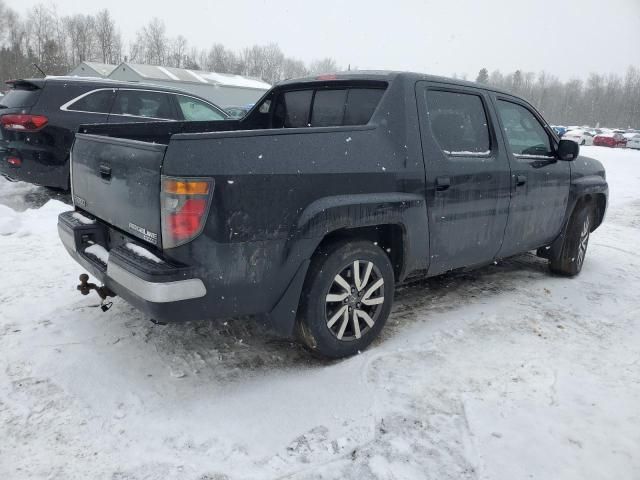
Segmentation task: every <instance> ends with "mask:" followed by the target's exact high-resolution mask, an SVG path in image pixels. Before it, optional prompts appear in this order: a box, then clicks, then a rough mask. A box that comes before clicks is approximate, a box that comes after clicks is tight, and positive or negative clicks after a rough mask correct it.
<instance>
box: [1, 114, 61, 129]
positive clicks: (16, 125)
mask: <svg viewBox="0 0 640 480" xmlns="http://www.w3.org/2000/svg"><path fill="white" fill-rule="evenodd" d="M47 123H49V119H48V118H47V117H45V116H44V115H27V114H19V115H12V114H9V115H2V116H1V117H0V124H2V126H3V127H4V128H6V129H7V130H18V131H23V132H35V131H36V130H40V129H41V128H42V127H44V126H45V125H46V124H47Z"/></svg>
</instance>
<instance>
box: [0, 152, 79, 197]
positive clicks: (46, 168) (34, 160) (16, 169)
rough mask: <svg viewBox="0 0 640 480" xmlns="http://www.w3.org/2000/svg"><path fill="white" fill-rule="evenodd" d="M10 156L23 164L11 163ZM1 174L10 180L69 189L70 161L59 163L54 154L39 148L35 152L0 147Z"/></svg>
mask: <svg viewBox="0 0 640 480" xmlns="http://www.w3.org/2000/svg"><path fill="white" fill-rule="evenodd" d="M10 152H11V153H10ZM10 156H13V157H17V158H18V159H20V161H21V165H20V166H14V165H11V164H9V163H8V162H7V159H8V158H9V157H10ZM0 175H2V176H3V177H6V178H8V179H10V180H20V181H23V182H29V183H34V184H36V185H43V186H45V187H54V188H60V189H63V190H68V189H69V163H68V162H67V161H63V162H62V163H58V162H57V161H56V160H55V159H54V155H53V154H52V153H50V152H47V151H42V150H37V151H35V153H34V152H32V151H26V150H15V149H10V148H6V147H0Z"/></svg>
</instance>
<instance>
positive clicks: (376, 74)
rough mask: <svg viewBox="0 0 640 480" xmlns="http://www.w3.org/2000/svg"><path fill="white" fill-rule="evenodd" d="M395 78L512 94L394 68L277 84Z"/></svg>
mask: <svg viewBox="0 0 640 480" xmlns="http://www.w3.org/2000/svg"><path fill="white" fill-rule="evenodd" d="M396 78H404V79H407V80H415V81H418V80H426V81H429V82H438V83H448V84H450V85H460V86H464V87H473V88H482V89H484V90H490V91H492V92H497V93H502V94H505V95H511V96H512V95H513V94H512V93H509V92H507V91H505V90H501V89H499V88H495V87H493V86H491V85H486V84H483V83H476V82H469V81H466V80H459V79H457V78H448V77H441V76H438V75H428V74H426V73H418V72H402V71H395V70H350V71H346V72H330V73H322V74H318V75H314V76H308V77H301V78H291V79H287V80H283V81H282V82H280V83H278V84H277V85H278V86H280V85H291V84H294V83H312V82H318V81H331V80H337V81H340V80H343V81H344V80H363V81H367V80H369V81H385V82H390V81H392V80H394V79H396Z"/></svg>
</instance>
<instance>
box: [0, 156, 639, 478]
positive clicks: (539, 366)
mask: <svg viewBox="0 0 640 480" xmlns="http://www.w3.org/2000/svg"><path fill="white" fill-rule="evenodd" d="M582 151H583V153H585V154H586V155H590V156H593V157H596V158H598V159H600V160H601V161H602V162H603V163H605V166H606V168H607V175H608V180H609V184H610V189H611V203H610V209H609V212H608V215H607V218H606V220H605V223H604V225H603V226H602V227H601V228H600V229H599V230H597V231H596V232H595V233H594V234H593V236H592V237H591V243H590V246H589V252H588V256H587V261H586V263H585V266H584V270H583V272H582V274H581V275H580V276H579V277H578V278H576V279H565V278H559V277H553V276H551V275H549V274H548V272H547V268H546V265H545V262H544V261H543V260H541V259H538V258H536V257H535V256H533V255H522V256H519V257H516V258H513V259H509V260H508V261H505V262H502V263H500V264H498V265H492V266H490V267H486V268H483V269H480V270H477V271H474V272H469V273H457V274H451V275H446V276H443V277H440V278H434V279H430V280H423V281H419V282H415V283H413V284H410V285H408V286H405V287H402V288H401V289H399V291H398V293H397V304H396V306H395V308H394V311H393V314H392V317H391V319H390V322H389V324H388V327H387V328H386V331H385V332H384V335H383V337H382V338H381V339H380V341H377V342H375V344H374V345H373V346H372V347H371V348H370V349H369V350H368V351H366V352H364V353H363V354H361V355H359V356H357V357H354V358H351V359H348V360H344V361H340V362H333V363H328V362H321V361H318V360H314V359H311V358H309V357H308V355H306V354H305V353H304V351H302V350H301V349H300V348H298V347H296V346H295V345H292V344H290V343H287V342H283V341H281V340H277V339H274V338H273V337H270V336H268V335H266V334H265V332H263V331H261V329H260V328H258V327H256V326H255V325H253V324H252V323H251V322H250V321H249V320H246V319H239V320H233V321H229V322H216V323H212V322H199V323H188V324H177V325H167V326H161V325H155V324H153V323H151V322H150V321H149V319H148V318H145V317H144V316H143V315H142V314H140V313H139V312H137V311H136V310H134V309H133V308H132V307H130V306H129V305H127V304H126V303H125V302H124V301H122V300H120V299H116V300H115V301H114V306H113V308H112V309H111V310H110V311H109V312H108V313H102V312H101V311H100V309H99V308H97V304H98V302H97V296H90V297H81V296H80V295H79V294H78V292H76V290H75V286H76V284H77V278H78V275H79V274H80V273H82V270H81V268H80V267H79V266H78V265H76V264H75V263H74V262H73V261H72V260H71V259H70V258H69V257H68V256H67V254H66V252H65V251H64V249H63V248H62V246H61V245H60V243H59V241H58V237H57V234H56V228H55V226H56V216H57V214H58V213H59V212H61V211H63V210H65V209H67V208H69V207H68V206H67V205H65V204H64V203H62V202H61V201H60V199H54V200H50V201H49V202H48V203H45V201H46V199H47V198H48V194H47V192H46V190H44V189H40V188H37V187H31V186H27V185H25V184H11V183H8V182H6V181H4V180H1V179H0V478H1V479H12V480H13V479H64V480H70V479H83V480H85V479H114V480H124V479H129V480H133V479H140V480H142V479H148V480H155V479H158V480H159V479H162V480H165V479H193V480H206V479H208V480H212V479H217V480H221V479H274V478H280V479H285V478H286V479H320V478H327V479H345V478H349V479H358V480H360V479H373V478H375V479H437V480H446V479H456V480H460V479H462V480H463V479H505V480H507V479H508V480H516V479H543V480H550V479H553V480H558V479H579V480H584V479H589V480H595V479H607V480H610V479H616V480H626V479H629V480H631V479H638V478H640V293H639V292H640V253H639V252H640V250H637V249H638V246H639V245H640V151H626V150H611V149H606V148H601V147H586V148H583V149H582ZM62 199H63V200H64V197H62ZM28 207H35V208H30V209H27V208H28Z"/></svg>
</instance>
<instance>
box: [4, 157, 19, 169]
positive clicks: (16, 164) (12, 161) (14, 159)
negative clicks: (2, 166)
mask: <svg viewBox="0 0 640 480" xmlns="http://www.w3.org/2000/svg"><path fill="white" fill-rule="evenodd" d="M7 163H8V164H9V165H11V166H12V167H21V166H22V160H20V159H19V158H18V157H8V158H7Z"/></svg>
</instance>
